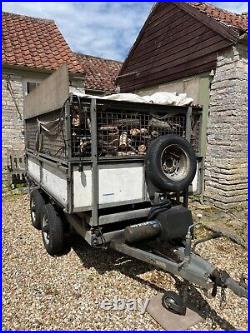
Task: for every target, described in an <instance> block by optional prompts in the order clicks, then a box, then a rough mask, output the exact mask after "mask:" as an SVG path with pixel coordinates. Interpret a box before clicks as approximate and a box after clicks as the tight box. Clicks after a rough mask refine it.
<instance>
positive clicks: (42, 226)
mask: <svg viewBox="0 0 250 333" xmlns="http://www.w3.org/2000/svg"><path fill="white" fill-rule="evenodd" d="M24 118H25V145H26V150H25V154H26V173H27V180H28V183H29V188H30V207H31V219H32V224H33V225H34V227H35V228H37V229H39V230H42V238H43V242H44V246H45V248H46V250H47V252H48V253H49V254H50V255H55V256H56V255H62V254H65V253H67V252H68V251H69V250H70V247H71V244H70V241H69V239H70V237H69V235H70V234H71V233H72V232H73V231H74V232H76V233H77V234H79V235H80V236H81V237H82V238H83V239H84V240H85V241H87V242H88V243H89V244H90V245H91V246H93V247H99V248H101V249H106V248H112V249H114V250H116V251H118V252H121V253H123V254H126V255H128V256H131V257H134V258H136V259H138V260H141V261H144V262H147V263H149V264H152V265H154V266H156V267H157V268H159V269H162V270H164V271H166V272H169V273H171V274H174V275H177V276H179V277H182V278H183V279H184V280H185V281H189V282H191V283H194V284H195V285H197V286H198V287H200V288H202V289H205V290H212V294H213V296H215V295H216V292H217V287H218V286H219V287H221V288H222V290H224V289H225V288H226V287H228V288H230V289H232V290H233V292H234V293H236V294H237V295H239V296H240V297H247V286H246V284H245V282H244V281H243V280H242V281H240V282H236V281H235V280H233V279H231V278H230V277H229V275H228V273H227V272H225V271H222V270H219V269H217V268H215V267H214V266H213V265H212V264H210V263H209V262H208V261H206V260H205V259H203V258H202V257H200V256H199V255H198V254H196V252H195V250H194V247H195V246H196V244H197V242H199V243H200V242H202V240H199V241H196V242H194V241H193V240H192V238H193V231H194V229H195V228H196V225H197V224H194V223H193V218H192V214H191V211H190V210H189V209H188V196H189V194H190V193H200V191H201V177H202V156H201V154H200V151H201V149H200V135H201V119H202V108H201V107H200V106H192V105H191V103H189V104H188V105H183V106H176V105H163V104H153V103H143V102H136V101H128V100H115V99H114V98H113V97H112V96H111V97H109V96H107V97H105V98H103V97H97V96H88V95H85V94H82V93H80V92H77V91H75V92H74V93H70V87H69V76H68V71H67V67H66V66H63V67H62V68H60V69H59V70H58V71H56V72H55V73H54V74H52V75H51V76H50V77H49V78H48V79H46V80H44V81H43V82H42V83H41V85H40V86H39V87H37V88H36V89H35V90H34V91H32V92H31V93H30V94H29V95H28V96H26V98H25V108H24ZM219 236H221V235H218V234H212V235H211V237H210V239H212V238H215V237H219ZM207 239H208V238H206V240H207ZM204 241H205V239H204ZM159 242H160V243H161V244H164V247H165V249H166V250H167V253H168V255H166V254H163V253H161V252H159V251H158V250H157V249H156V248H155V244H157V243H159ZM145 245H146V249H145ZM185 299H186V297H184V302H183V299H181V298H180V297H178V295H174V294H173V293H169V292H166V293H165V294H164V296H163V305H164V306H165V307H166V308H168V309H169V310H171V311H173V312H176V313H179V314H185V311H186V304H185Z"/></svg>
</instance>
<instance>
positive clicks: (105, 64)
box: [76, 53, 122, 93]
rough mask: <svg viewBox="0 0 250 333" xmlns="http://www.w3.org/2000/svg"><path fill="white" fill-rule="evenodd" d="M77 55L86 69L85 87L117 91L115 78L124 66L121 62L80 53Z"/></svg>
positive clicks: (109, 91) (110, 91)
mask: <svg viewBox="0 0 250 333" xmlns="http://www.w3.org/2000/svg"><path fill="white" fill-rule="evenodd" d="M76 56H77V59H78V61H79V62H80V63H81V64H82V67H83V69H84V70H85V75H86V77H85V89H93V90H102V91H104V92H107V93H113V92H115V89H116V85H115V79H116V77H117V75H118V73H119V71H120V69H121V67H122V63H121V62H119V61H115V60H109V59H103V58H98V57H93V56H90V55H85V54H80V53H76Z"/></svg>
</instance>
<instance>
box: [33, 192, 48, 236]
mask: <svg viewBox="0 0 250 333" xmlns="http://www.w3.org/2000/svg"><path fill="white" fill-rule="evenodd" d="M44 206H45V200H44V198H43V196H42V195H41V193H40V192H39V191H38V190H33V191H32V192H31V193H30V215H31V224H32V225H33V227H35V228H36V229H38V230H41V222H42V212H43V209H44Z"/></svg>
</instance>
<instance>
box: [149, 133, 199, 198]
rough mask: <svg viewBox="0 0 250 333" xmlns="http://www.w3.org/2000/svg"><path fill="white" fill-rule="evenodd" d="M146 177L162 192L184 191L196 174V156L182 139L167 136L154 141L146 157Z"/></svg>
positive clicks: (171, 135) (172, 135) (175, 136)
mask: <svg viewBox="0 0 250 333" xmlns="http://www.w3.org/2000/svg"><path fill="white" fill-rule="evenodd" d="M145 163H146V176H147V177H148V178H149V179H150V181H151V182H152V184H153V185H154V186H156V187H157V188H158V189H159V190H161V191H163V192H181V191H183V190H186V189H187V188H188V186H189V185H190V184H191V182H192V180H193V179H194V176H195V173H196V165H197V161H196V156H195V153H194V151H193V148H192V146H191V144H190V143H189V142H188V141H187V140H186V139H184V138H182V137H180V136H177V135H174V134H168V135H164V136H161V137H159V138H157V139H155V140H154V141H153V142H152V144H151V145H150V147H149V150H148V153H147V156H146V161H145Z"/></svg>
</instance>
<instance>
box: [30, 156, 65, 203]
mask: <svg viewBox="0 0 250 333" xmlns="http://www.w3.org/2000/svg"><path fill="white" fill-rule="evenodd" d="M27 175H28V176H29V177H30V178H31V179H32V180H33V181H35V183H36V184H37V185H39V186H40V187H41V189H43V190H44V191H45V192H46V193H47V194H49V195H50V196H51V197H52V198H54V199H55V200H56V201H57V202H58V203H59V204H61V205H62V206H63V207H67V204H68V181H67V171H63V170H62V169H60V168H58V166H57V165H56V164H55V165H52V164H51V163H49V162H48V163H47V162H46V161H44V160H43V161H41V160H38V159H36V158H34V157H31V156H28V157H27Z"/></svg>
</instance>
